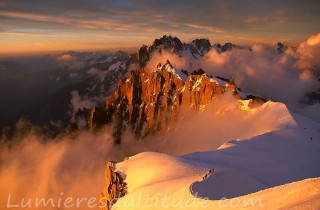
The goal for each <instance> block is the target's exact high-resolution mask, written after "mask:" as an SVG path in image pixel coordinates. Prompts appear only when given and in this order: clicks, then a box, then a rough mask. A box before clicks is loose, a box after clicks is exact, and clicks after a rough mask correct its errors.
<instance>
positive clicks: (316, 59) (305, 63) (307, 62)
mask: <svg viewBox="0 0 320 210" xmlns="http://www.w3.org/2000/svg"><path fill="white" fill-rule="evenodd" d="M319 52H320V33H319V34H316V35H314V36H311V37H310V38H309V39H308V40H307V41H305V42H302V43H301V44H300V45H299V47H298V53H299V57H298V60H297V62H296V66H297V67H298V68H300V69H309V70H313V71H315V73H316V74H317V75H320V53H319Z"/></svg>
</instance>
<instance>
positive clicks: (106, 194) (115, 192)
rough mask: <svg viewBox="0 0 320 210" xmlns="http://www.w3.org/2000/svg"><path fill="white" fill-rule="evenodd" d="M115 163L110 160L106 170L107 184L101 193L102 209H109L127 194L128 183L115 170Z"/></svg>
mask: <svg viewBox="0 0 320 210" xmlns="http://www.w3.org/2000/svg"><path fill="white" fill-rule="evenodd" d="M114 170H115V163H114V162H113V161H109V162H108V163H107V168H106V171H105V184H104V187H103V191H102V192H101V194H100V201H102V202H101V204H100V206H101V207H102V208H101V210H109V209H111V207H112V205H114V204H115V203H116V202H117V200H118V199H119V198H121V197H123V196H124V195H126V194H127V184H126V183H125V182H124V179H123V177H122V176H121V175H120V174H119V172H115V171H114Z"/></svg>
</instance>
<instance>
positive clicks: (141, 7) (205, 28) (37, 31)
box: [0, 0, 320, 55]
mask: <svg viewBox="0 0 320 210" xmlns="http://www.w3.org/2000/svg"><path fill="white" fill-rule="evenodd" d="M319 9H320V1H314V0H304V1H300V0H281V1H279V0H241V1H238V0H224V1H217V0H197V1H194V0H185V1H182V0H176V1H171V0H170V1H169V0H162V1H160V0H130V1H129V0H117V1H114V0H113V1H111V0H90V1H89V0H68V1H65V0H54V1H51V0H28V1H25V0H0V55H1V54H2V55H9V54H13V55H16V54H26V53H27V54H30V53H39V52H41V53H42V52H52V51H66V50H78V51H79V50H110V49H129V48H135V47H139V46H141V45H142V44H147V45H148V44H150V43H151V42H152V40H154V39H155V38H157V37H160V36H162V35H163V34H170V35H174V36H177V37H179V38H180V39H182V40H183V41H185V42H187V41H190V40H191V39H194V38H208V39H210V41H211V42H212V43H216V42H220V43H224V42H233V43H236V44H252V43H274V42H277V41H285V42H300V41H303V40H305V39H306V38H308V37H310V36H311V35H314V34H317V33H318V32H319V31H320V21H319V20H320V13H319Z"/></svg>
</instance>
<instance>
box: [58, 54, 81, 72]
mask: <svg viewBox="0 0 320 210" xmlns="http://www.w3.org/2000/svg"><path fill="white" fill-rule="evenodd" d="M57 61H58V62H59V65H60V67H62V68H67V69H80V68H83V67H84V66H85V61H84V60H82V59H79V58H78V57H77V56H76V55H72V54H69V53H67V54H63V55H61V56H59V57H58V58H57Z"/></svg>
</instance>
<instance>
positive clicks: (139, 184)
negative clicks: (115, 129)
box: [112, 102, 320, 209]
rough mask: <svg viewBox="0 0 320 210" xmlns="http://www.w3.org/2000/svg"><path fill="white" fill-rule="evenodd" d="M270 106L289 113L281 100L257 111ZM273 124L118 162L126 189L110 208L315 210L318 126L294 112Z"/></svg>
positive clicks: (318, 203)
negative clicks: (183, 151) (175, 152)
mask: <svg viewBox="0 0 320 210" xmlns="http://www.w3.org/2000/svg"><path fill="white" fill-rule="evenodd" d="M269 106H273V108H274V109H273V110H276V111H277V112H274V114H277V113H278V114H281V113H289V112H288V110H287V109H286V106H284V105H283V104H281V103H273V102H267V103H266V104H265V105H264V106H262V107H260V108H259V109H266V108H268V107H269ZM260 111H261V110H260ZM253 112H254V111H253ZM275 123H276V124H277V126H275V127H274V128H275V129H274V130H272V131H270V132H267V133H264V134H261V135H258V136H253V137H250V138H246V139H241V140H232V141H228V142H226V143H224V144H223V145H222V146H220V147H219V148H218V149H217V150H214V151H207V152H197V153H193V154H188V155H184V156H181V157H174V156H169V155H165V154H161V153H151V152H148V153H141V154H138V155H136V156H133V157H131V158H130V159H128V160H126V161H124V162H121V163H118V164H117V166H116V167H117V170H118V171H121V172H122V173H124V174H125V175H126V179H125V181H126V182H127V183H128V190H129V191H128V194H127V195H126V196H125V197H123V198H121V199H119V200H118V202H117V203H116V204H115V205H114V206H113V208H112V209H164V208H167V209H203V208H207V209H221V208H224V209H229V208H232V209H244V208H245V209H259V208H260V209H319V208H320V178H316V177H319V176H320V167H319V165H320V155H319V150H320V138H319V137H320V124H318V123H316V122H314V121H311V120H309V119H307V118H304V117H302V116H299V115H296V114H292V115H289V116H288V115H285V116H282V117H280V116H279V120H278V121H277V122H275ZM199 143H200V142H199ZM212 169H214V172H213V173H211V174H210V175H209V176H205V175H206V174H207V173H208V171H209V170H212ZM310 178H313V179H310ZM288 183H291V184H288ZM205 198H207V199H205ZM221 199H222V200H221Z"/></svg>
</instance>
